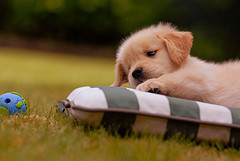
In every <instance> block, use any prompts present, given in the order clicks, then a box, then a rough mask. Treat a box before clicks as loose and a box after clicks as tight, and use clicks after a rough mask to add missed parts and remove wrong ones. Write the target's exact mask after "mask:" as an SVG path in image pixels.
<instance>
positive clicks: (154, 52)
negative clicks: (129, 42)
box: [147, 51, 157, 57]
mask: <svg viewBox="0 0 240 161" xmlns="http://www.w3.org/2000/svg"><path fill="white" fill-rule="evenodd" d="M156 52H157V51H151V52H147V56H148V57H151V56H154V55H155V54H156Z"/></svg>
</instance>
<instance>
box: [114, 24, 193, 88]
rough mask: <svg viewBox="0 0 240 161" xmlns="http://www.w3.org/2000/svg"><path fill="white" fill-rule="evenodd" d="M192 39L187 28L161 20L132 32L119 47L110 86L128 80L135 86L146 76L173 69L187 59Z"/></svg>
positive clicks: (156, 75) (151, 76) (148, 77)
mask: <svg viewBox="0 0 240 161" xmlns="http://www.w3.org/2000/svg"><path fill="white" fill-rule="evenodd" d="M192 41H193V36H192V34H191V33H190V32H180V31H178V30H177V29H176V28H175V27H172V26H171V25H170V24H162V23H160V24H159V25H157V26H150V27H148V28H145V29H142V30H140V31H138V32H136V33H134V34H132V35H131V36H130V37H129V38H127V39H126V40H125V41H124V42H123V43H122V44H121V45H120V47H119V49H118V52H117V60H116V66H115V74H116V75H115V76H116V79H115V82H114V83H113V84H112V86H121V85H122V84H124V83H127V82H128V83H129V84H130V86H131V87H132V88H136V87H137V85H139V84H141V83H143V82H144V81H146V80H148V79H151V78H158V77H160V76H161V75H164V74H167V73H171V72H174V71H175V70H177V69H178V68H180V67H181V66H183V65H184V63H185V62H186V60H187V58H188V56H189V53H190V49H191V47H192Z"/></svg>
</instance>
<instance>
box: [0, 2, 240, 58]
mask: <svg viewBox="0 0 240 161" xmlns="http://www.w3.org/2000/svg"><path fill="white" fill-rule="evenodd" d="M239 6H240V1H238V0H0V38H1V36H2V39H0V45H4V44H6V43H5V42H4V40H5V39H6V35H7V36H9V35H11V36H18V37H19V36H20V37H23V38H27V39H30V40H38V39H41V40H44V41H51V42H61V43H62V42H67V43H70V44H75V45H78V44H91V45H100V46H108V47H111V48H112V49H116V48H117V46H118V44H119V42H120V41H121V40H122V38H123V37H125V36H127V35H129V33H130V32H132V31H136V30H137V29H140V28H142V27H145V26H148V25H151V24H157V23H158V22H159V21H164V22H171V23H173V24H174V25H176V26H178V28H179V29H180V30H188V31H191V32H193V35H194V46H193V49H192V55H195V56H198V57H201V58H203V59H208V60H216V61H222V60H226V59H232V58H237V57H238V56H239V53H240V49H239V37H240V31H239V29H240V23H239V17H240V7H239ZM8 43H9V42H8ZM80 51H81V48H79V49H77V51H75V53H78V52H79V53H81V52H80ZM101 54H102V55H104V54H105V53H104V52H103V53H101ZM111 54H112V55H114V52H112V53H111Z"/></svg>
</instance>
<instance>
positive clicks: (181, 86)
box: [136, 73, 212, 102]
mask: <svg viewBox="0 0 240 161" xmlns="http://www.w3.org/2000/svg"><path fill="white" fill-rule="evenodd" d="M204 78H206V77H204V76H202V75H196V74H195V73H187V74H186V73H174V74H167V75H163V76H161V77H159V78H153V79H149V80H147V81H145V82H144V83H142V84H139V85H138V86H137V88H136V89H137V90H140V91H146V92H154V93H158V94H163V95H168V96H173V97H179V98H185V99H192V100H196V101H205V102H206V101H208V99H210V97H211V93H212V91H211V89H212V88H210V87H209V86H208V85H207V84H209V81H210V80H209V79H208V80H206V79H204ZM210 84H211V83H210ZM206 96H207V97H206Z"/></svg>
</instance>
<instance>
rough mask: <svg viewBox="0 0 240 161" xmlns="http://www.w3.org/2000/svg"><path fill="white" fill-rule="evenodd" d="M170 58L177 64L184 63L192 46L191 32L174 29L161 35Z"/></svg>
mask: <svg viewBox="0 0 240 161" xmlns="http://www.w3.org/2000/svg"><path fill="white" fill-rule="evenodd" d="M163 41H164V43H165V45H166V47H167V50H168V54H169V56H170V58H171V60H172V61H173V62H174V63H175V64H176V65H178V66H181V65H183V64H184V63H185V61H186V59H187V58H188V55H189V54H190V50H191V47H192V42H193V36H192V33H191V32H180V31H174V32H172V33H168V34H166V35H164V36H163Z"/></svg>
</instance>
